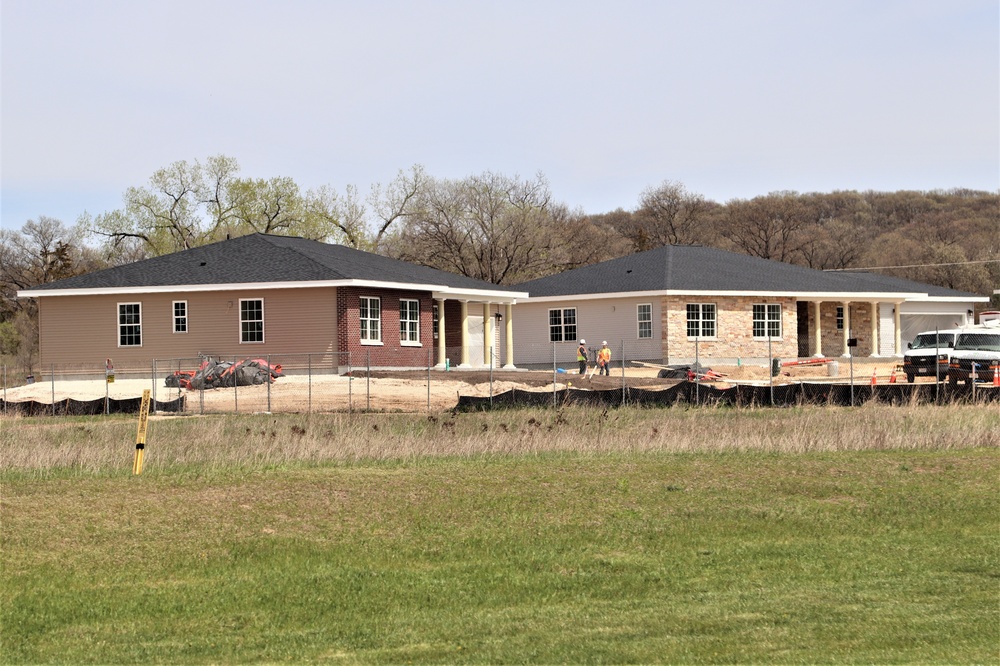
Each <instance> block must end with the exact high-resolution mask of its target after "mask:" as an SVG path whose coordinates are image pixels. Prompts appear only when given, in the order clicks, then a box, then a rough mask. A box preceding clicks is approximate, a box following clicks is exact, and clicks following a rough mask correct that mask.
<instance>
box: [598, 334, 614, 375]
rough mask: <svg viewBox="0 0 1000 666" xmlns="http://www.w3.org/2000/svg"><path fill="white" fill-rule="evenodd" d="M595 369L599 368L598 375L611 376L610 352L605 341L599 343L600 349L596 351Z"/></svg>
mask: <svg viewBox="0 0 1000 666" xmlns="http://www.w3.org/2000/svg"><path fill="white" fill-rule="evenodd" d="M597 367H598V368H600V374H602V375H607V376H609V377H610V376H611V371H610V370H609V368H610V367H611V350H610V349H609V348H608V341H607V340H605V341H603V342H602V343H601V348H600V349H598V350H597Z"/></svg>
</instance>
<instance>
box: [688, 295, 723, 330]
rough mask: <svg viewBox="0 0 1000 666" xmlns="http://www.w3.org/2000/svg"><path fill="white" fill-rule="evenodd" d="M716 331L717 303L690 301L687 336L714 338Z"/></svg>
mask: <svg viewBox="0 0 1000 666" xmlns="http://www.w3.org/2000/svg"><path fill="white" fill-rule="evenodd" d="M715 333H716V330H715V303H688V304H687V336H688V337H689V338H714V337H715Z"/></svg>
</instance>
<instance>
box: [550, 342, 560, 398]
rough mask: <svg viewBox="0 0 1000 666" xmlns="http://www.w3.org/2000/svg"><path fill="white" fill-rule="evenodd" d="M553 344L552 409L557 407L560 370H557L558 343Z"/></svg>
mask: <svg viewBox="0 0 1000 666" xmlns="http://www.w3.org/2000/svg"><path fill="white" fill-rule="evenodd" d="M551 344H552V408H553V409H555V407H556V375H557V374H558V372H559V371H558V370H556V343H554V342H553V343H551Z"/></svg>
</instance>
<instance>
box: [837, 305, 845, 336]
mask: <svg viewBox="0 0 1000 666" xmlns="http://www.w3.org/2000/svg"><path fill="white" fill-rule="evenodd" d="M837 330H838V331H842V330H844V306H843V305H838V306H837Z"/></svg>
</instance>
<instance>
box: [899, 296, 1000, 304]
mask: <svg viewBox="0 0 1000 666" xmlns="http://www.w3.org/2000/svg"><path fill="white" fill-rule="evenodd" d="M907 300H908V301H919V302H921V303H989V302H990V297H989V296H925V297H924V298H908V299H907Z"/></svg>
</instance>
